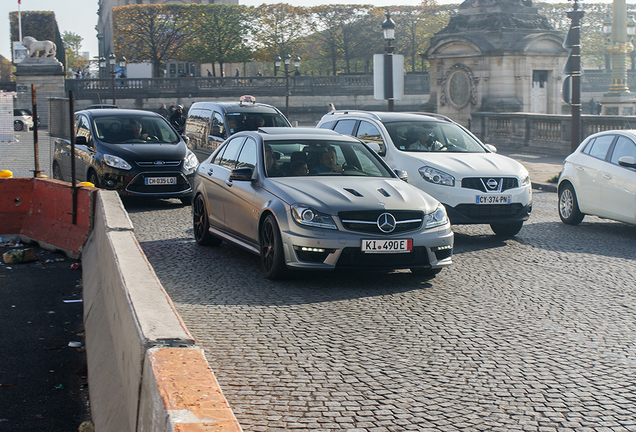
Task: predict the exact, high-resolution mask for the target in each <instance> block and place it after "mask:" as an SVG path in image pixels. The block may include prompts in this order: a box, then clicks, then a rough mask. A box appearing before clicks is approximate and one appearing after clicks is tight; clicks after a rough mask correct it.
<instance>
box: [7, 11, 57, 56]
mask: <svg viewBox="0 0 636 432" xmlns="http://www.w3.org/2000/svg"><path fill="white" fill-rule="evenodd" d="M21 20H22V38H24V37H26V36H31V37H34V38H35V39H37V40H50V41H53V42H55V45H56V46H57V52H56V54H55V57H56V58H57V59H58V61H59V62H60V63H62V64H63V65H66V55H65V52H64V43H63V42H62V36H61V35H60V31H59V29H58V27H57V21H55V13H53V12H43V11H27V12H22V14H21ZM9 22H10V27H11V40H12V41H17V40H18V39H20V31H19V29H18V13H17V12H11V13H10V14H9ZM11 48H12V49H13V46H12V47H11Z"/></svg>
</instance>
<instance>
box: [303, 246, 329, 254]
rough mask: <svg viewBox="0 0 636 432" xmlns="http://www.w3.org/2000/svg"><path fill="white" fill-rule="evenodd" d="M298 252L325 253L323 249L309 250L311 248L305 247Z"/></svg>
mask: <svg viewBox="0 0 636 432" xmlns="http://www.w3.org/2000/svg"><path fill="white" fill-rule="evenodd" d="M300 250H301V251H303V252H319V253H321V252H324V251H325V250H324V249H321V248H311V247H305V246H303V247H301V248H300Z"/></svg>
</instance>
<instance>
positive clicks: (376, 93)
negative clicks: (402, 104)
mask: <svg viewBox="0 0 636 432" xmlns="http://www.w3.org/2000/svg"><path fill="white" fill-rule="evenodd" d="M384 56H385V54H374V55H373V98H374V99H375V100H386V99H387V97H386V95H385V94H384ZM392 57H393V100H402V99H404V56H403V55H399V54H393V55H392Z"/></svg>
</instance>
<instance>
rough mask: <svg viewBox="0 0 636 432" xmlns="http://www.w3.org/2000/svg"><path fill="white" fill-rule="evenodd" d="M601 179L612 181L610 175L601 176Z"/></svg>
mask: <svg viewBox="0 0 636 432" xmlns="http://www.w3.org/2000/svg"><path fill="white" fill-rule="evenodd" d="M603 178H604V179H608V180H611V179H612V176H611V175H609V174H603Z"/></svg>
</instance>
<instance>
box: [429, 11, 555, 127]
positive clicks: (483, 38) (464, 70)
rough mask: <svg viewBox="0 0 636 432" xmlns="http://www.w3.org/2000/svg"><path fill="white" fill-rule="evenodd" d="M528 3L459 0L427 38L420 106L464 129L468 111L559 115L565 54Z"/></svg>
mask: <svg viewBox="0 0 636 432" xmlns="http://www.w3.org/2000/svg"><path fill="white" fill-rule="evenodd" d="M564 36H565V35H564V34H562V33H560V32H557V31H555V30H553V29H552V27H551V26H550V25H549V23H548V21H547V20H546V19H545V17H543V16H541V15H539V13H538V11H537V8H535V7H533V6H532V0H466V1H464V3H462V5H461V6H460V9H459V11H458V14H457V15H456V16H454V17H452V18H451V20H450V22H449V23H448V26H446V27H445V28H444V29H442V30H441V31H440V32H439V33H437V34H435V36H434V37H433V38H432V39H431V43H430V47H429V49H428V51H427V53H426V56H427V58H428V60H429V62H430V64H431V69H430V71H431V72H430V73H431V93H430V99H429V101H428V103H427V104H425V106H424V108H425V110H427V111H435V112H438V113H440V114H444V115H446V116H448V117H451V118H453V119H454V120H456V121H459V122H460V123H462V124H464V125H468V122H469V120H470V118H471V113H472V112H479V111H482V112H483V111H494V112H534V113H542V114H557V113H560V110H561V82H562V75H561V71H562V69H563V65H564V64H565V61H566V59H567V54H568V52H567V51H566V50H565V49H564V48H563V46H562V42H563V38H564Z"/></svg>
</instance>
